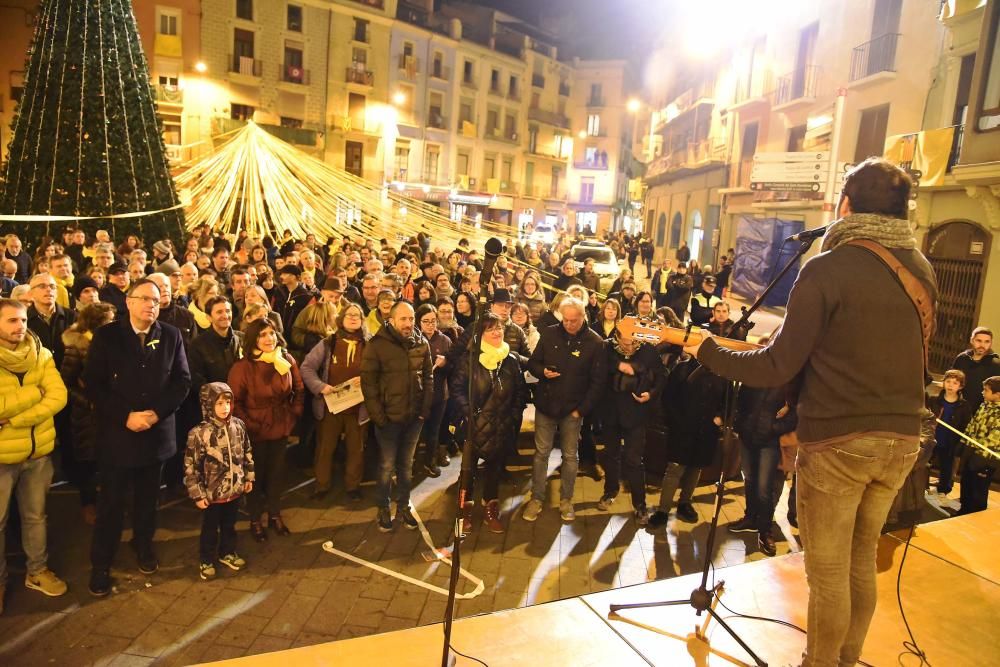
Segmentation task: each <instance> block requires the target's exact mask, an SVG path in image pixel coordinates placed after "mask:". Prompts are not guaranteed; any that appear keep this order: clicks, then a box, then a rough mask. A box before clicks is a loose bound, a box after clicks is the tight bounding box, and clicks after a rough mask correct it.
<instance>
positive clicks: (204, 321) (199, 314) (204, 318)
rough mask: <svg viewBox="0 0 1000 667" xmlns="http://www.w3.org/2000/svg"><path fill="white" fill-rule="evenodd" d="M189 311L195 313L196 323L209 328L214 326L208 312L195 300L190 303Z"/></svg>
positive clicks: (203, 327)
mask: <svg viewBox="0 0 1000 667" xmlns="http://www.w3.org/2000/svg"><path fill="white" fill-rule="evenodd" d="M188 311H190V313H191V314H192V315H194V321H195V324H197V325H198V326H199V327H201V328H202V329H207V328H209V327H210V326H212V320H211V318H209V316H208V313H206V312H205V311H204V310H202V309H201V308H199V307H198V306H196V305H195V303H194V301H192V302H191V303H189V304H188Z"/></svg>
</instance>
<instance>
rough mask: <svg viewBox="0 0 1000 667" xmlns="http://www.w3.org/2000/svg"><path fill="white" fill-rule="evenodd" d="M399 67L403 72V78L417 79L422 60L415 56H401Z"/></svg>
mask: <svg viewBox="0 0 1000 667" xmlns="http://www.w3.org/2000/svg"><path fill="white" fill-rule="evenodd" d="M399 69H400V71H401V72H402V73H403V78H405V79H409V80H410V81H415V80H416V78H417V72H418V71H420V61H419V60H418V59H417V58H416V57H415V56H406V55H401V56H399Z"/></svg>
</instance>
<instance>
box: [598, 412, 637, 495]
mask: <svg viewBox="0 0 1000 667" xmlns="http://www.w3.org/2000/svg"><path fill="white" fill-rule="evenodd" d="M602 433H603V436H602V439H603V440H604V495H605V496H607V497H614V496H617V495H618V488H619V486H620V484H621V478H622V474H623V473H624V477H625V481H627V482H628V485H629V490H630V492H631V494H632V507H633V508H635V509H639V508H640V507H645V506H646V481H645V473H644V472H643V467H642V455H643V452H645V450H646V426H645V425H643V424H640V425H639V426H633V427H631V428H626V427H624V426H622V425H621V424H620V423H618V422H615V423H610V422H607V421H606V422H604V424H603V430H602ZM623 440H624V441H625V444H624V447H623V446H622V441H623ZM623 450H624V457H623V456H622V452H623ZM623 458H624V460H623Z"/></svg>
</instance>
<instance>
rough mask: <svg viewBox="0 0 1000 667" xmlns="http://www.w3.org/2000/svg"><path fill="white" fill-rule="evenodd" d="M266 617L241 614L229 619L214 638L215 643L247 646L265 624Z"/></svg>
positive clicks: (266, 621)
mask: <svg viewBox="0 0 1000 667" xmlns="http://www.w3.org/2000/svg"><path fill="white" fill-rule="evenodd" d="M267 623H268V620H267V619H266V618H260V617H258V616H248V615H243V616H239V617H237V618H234V619H233V620H231V621H229V623H228V624H226V626H225V627H224V628H222V630H221V631H220V632H219V634H218V636H217V637H216V638H215V640H214V641H215V643H217V644H223V645H225V646H238V647H241V648H244V649H245V648H248V647H249V646H250V645H251V644H253V641H254V640H255V639H256V638H257V635H259V634H260V632H261V630H263V629H264V627H265V626H266V625H267Z"/></svg>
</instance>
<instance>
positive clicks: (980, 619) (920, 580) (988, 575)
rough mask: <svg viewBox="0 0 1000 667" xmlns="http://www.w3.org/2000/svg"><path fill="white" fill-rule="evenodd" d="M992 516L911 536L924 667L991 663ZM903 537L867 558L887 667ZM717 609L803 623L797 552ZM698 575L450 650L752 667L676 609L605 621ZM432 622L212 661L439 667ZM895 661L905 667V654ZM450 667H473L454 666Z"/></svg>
mask: <svg viewBox="0 0 1000 667" xmlns="http://www.w3.org/2000/svg"><path fill="white" fill-rule="evenodd" d="M998 522H1000V510H997V509H993V510H987V511H985V512H980V513H978V514H973V515H971V516H965V517H957V518H953V519H947V520H943V521H937V522H934V523H931V524H928V525H926V526H920V527H918V528H917V530H916V532H915V534H914V537H913V540H912V542H911V544H910V550H909V554H908V555H907V557H906V566H905V568H904V570H903V576H902V584H901V589H900V590H901V595H902V600H903V607H904V609H905V611H906V614H907V619H908V621H909V623H910V627H911V629H912V630H913V633H914V635H915V636H916V639H917V642H918V643H919V645H920V647H921V648H922V649H923V650H924V651H925V652H926V654H927V657H928V660H929V661H930V663H931V664H933V665H935V666H943V665H947V666H949V667H964V666H966V665H968V666H969V667H973V666H974V667H980V666H982V665H988V664H1000V632H998V631H997V629H996V621H995V617H994V616H993V614H995V613H996V610H997V609H1000V564H998V562H997V558H996V553H997V550H998V549H1000V536H998V534H997V530H996V526H997V524H998ZM905 539H906V532H905V531H902V532H897V533H892V534H887V535H883V536H882V538H881V540H880V542H879V552H878V572H879V574H878V593H879V603H878V609H877V610H876V613H875V617H874V619H873V621H872V626H871V631H870V632H869V635H868V641H867V643H866V645H865V652H864V655H863V656H862V659H863V660H865V661H866V662H868V663H870V664H872V665H876V666H878V667H882V666H883V665H897V664H899V662H898V657H899V654H900V653H901V652H902V651H903V650H904V649H903V646H902V643H903V641H904V640H908V636H907V634H906V630H905V627H904V625H903V620H902V617H901V615H900V612H899V606H898V604H897V602H896V577H897V573H898V571H899V566H900V561H901V559H902V556H903V547H904V543H905ZM715 576H716V578H717V579H719V580H725V592H724V594H723V598H722V599H723V602H724V603H725V604H726V605H727V606H728V607H730V608H731V609H732V610H733V611H735V612H739V613H742V614H751V615H757V616H768V617H773V618H778V619H781V620H785V621H788V622H791V623H794V624H796V625H799V626H801V627H805V622H806V619H805V613H806V597H807V588H806V582H805V573H804V570H803V563H802V554H801V553H795V554H788V555H786V556H781V557H777V558H770V559H767V560H761V561H756V562H752V563H747V564H745V565H737V566H733V567H727V568H723V569H719V570H718V571H716V572H715ZM699 579H700V575H696V574H694V575H687V576H683V577H677V578H673V579H665V580H660V581H655V582H651V583H646V584H638V585H635V586H628V587H625V588H619V589H615V590H610V591H605V592H602V593H594V594H591V595H585V596H582V597H578V598H572V599H567V600H560V601H558V602H551V603H548V604H541V605H536V606H532V607H526V608H521V609H514V610H510V611H502V612H495V613H492V614H484V615H482V616H476V617H473V618H465V619H461V620H459V621H456V623H455V626H454V631H453V634H452V645H453V646H454V647H455V648H457V649H458V650H459V651H462V652H463V653H465V654H468V655H471V656H475V657H476V658H478V659H480V660H482V661H483V662H484V663H486V664H488V665H489V667H502V666H504V665H510V666H511V667H514V666H517V667H523V665H526V664H533V665H573V666H574V667H576V666H581V667H585V666H590V665H593V666H595V667H597V666H598V665H600V666H601V667H605V666H606V665H608V664H612V665H614V666H615V667H627V666H631V665H699V666H701V665H711V666H714V665H729V664H752V663H751V661H750V658H749V656H748V655H746V653H745V652H744V651H743V650H742V649H741V648H740V647H739V646H738V645H737V644H736V643H735V642H734V641H733V640H732V639H731V638H730V637H729V636H728V634H727V633H726V632H725V631H724V630H722V629H721V628H719V627H718V625H717V624H716V623H714V622H712V623H710V624H709V627H708V633H707V634H708V638H709V640H710V644H711V647H710V649H711V650H710V651H708V650H707V649H706V648H705V646H704V644H702V643H701V642H698V641H696V640H690V641H688V639H689V637H690V635H691V634H692V632H693V630H694V628H695V625H696V621H699V622H700V621H701V619H699V618H697V617H695V616H694V613H693V611H692V610H691V609H690V607H688V606H687V605H681V606H676V607H662V608H656V609H641V610H629V611H623V612H622V613H621V615H620V616H615V617H609V605H611V604H620V603H631V602H649V601H656V600H671V599H677V598H683V599H686V598H687V597H688V596H689V595H690V592H691V590H692V589H694V588H696V587H697V586H698V583H699ZM719 610H720V612H722V613H723V615H724V616H725V617H726V622H727V623H729V624H730V625H731V627H733V628H734V629H735V630H736V631H737V632H739V633H740V635H741V637H742V638H743V639H744V640H745V641H746V642H747V643H748V644H749V645H750V647H751V648H753V649H754V650H755V651H756V652H757V653H758V654H759V655H760V656H761V657H762V658H763V659H764V660H765V661H766V662H767V663H768V664H770V665H797V664H798V663H799V660H800V655H801V652H802V648H803V647H804V645H805V635H803V634H801V633H800V632H798V631H796V630H794V629H791V628H787V627H784V626H780V625H777V624H774V623H767V622H763V621H758V620H750V619H742V618H736V617H734V616H733V614H732V613H730V612H729V611H727V610H726V609H723V608H721V607H720V608H719ZM441 640H442V626H441V625H440V624H435V625H429V626H423V627H419V628H413V629H409V630H401V631H398V632H390V633H385V634H379V635H372V636H368V637H361V638H357V639H350V640H344V641H338V642H331V643H327V644H318V645H315V646H308V647H304V648H298V649H293V650H289V651H281V652H276V653H268V654H263V655H256V656H252V657H247V658H239V659H235V660H230V661H225V662H219V663H211V664H213V665H225V666H226V667H264V666H272V665H273V666H275V667H278V666H280V667H286V666H287V665H296V666H298V665H332V664H376V665H378V664H391V665H393V667H409V666H411V665H412V666H414V667H416V666H419V667H426V666H427V665H434V664H440V660H441ZM909 660H913V661H914V662H912V663H910V662H908V661H907V658H903V664H916V658H913V657H911V658H910V659H909ZM457 664H458V665H473V664H475V663H474V662H473V661H472V660H468V659H466V658H461V657H460V658H458V662H457Z"/></svg>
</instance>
